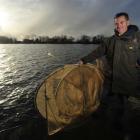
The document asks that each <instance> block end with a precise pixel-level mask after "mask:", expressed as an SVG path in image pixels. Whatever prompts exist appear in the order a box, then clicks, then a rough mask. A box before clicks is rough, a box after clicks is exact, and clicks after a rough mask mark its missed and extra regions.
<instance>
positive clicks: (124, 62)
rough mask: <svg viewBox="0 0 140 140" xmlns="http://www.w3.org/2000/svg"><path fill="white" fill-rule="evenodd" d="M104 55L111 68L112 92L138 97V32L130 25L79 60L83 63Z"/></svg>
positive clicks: (139, 93)
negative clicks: (120, 33)
mask: <svg viewBox="0 0 140 140" xmlns="http://www.w3.org/2000/svg"><path fill="white" fill-rule="evenodd" d="M103 55H106V58H107V60H108V63H109V65H110V67H111V70H112V78H111V80H112V92H113V93H119V94H124V95H128V96H135V97H140V68H138V67H137V65H136V63H137V62H139V60H140V32H139V30H138V27H137V26H135V25H130V26H129V27H128V31H127V32H126V33H124V34H123V35H121V36H118V35H117V32H115V35H113V36H112V37H110V38H108V39H106V40H104V41H103V43H102V45H100V46H99V47H98V48H97V49H96V50H94V51H93V52H92V53H90V54H89V55H87V56H85V57H83V58H82V59H81V60H82V61H83V62H84V63H87V62H91V61H93V60H94V59H96V58H99V57H101V56H103Z"/></svg>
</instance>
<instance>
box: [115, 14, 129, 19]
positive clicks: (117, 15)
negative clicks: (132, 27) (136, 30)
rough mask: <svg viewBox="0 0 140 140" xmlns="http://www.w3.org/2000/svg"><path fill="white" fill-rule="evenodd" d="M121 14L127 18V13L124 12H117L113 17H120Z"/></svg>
mask: <svg viewBox="0 0 140 140" xmlns="http://www.w3.org/2000/svg"><path fill="white" fill-rule="evenodd" d="M121 16H124V17H125V18H126V20H129V15H128V14H127V13H126V12H121V13H117V14H116V15H115V17H114V19H115V18H118V17H121Z"/></svg>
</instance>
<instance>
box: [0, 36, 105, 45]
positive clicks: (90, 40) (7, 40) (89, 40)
mask: <svg viewBox="0 0 140 140" xmlns="http://www.w3.org/2000/svg"><path fill="white" fill-rule="evenodd" d="M103 38H104V36H103V35H97V36H94V37H91V36H87V35H82V36H81V37H80V38H79V39H75V38H74V37H72V36H67V35H62V36H53V37H48V36H35V37H30V36H28V37H26V38H24V39H23V40H22V41H18V40H17V39H16V38H13V37H6V36H0V43H1V44H46V43H48V44H74V43H79V44H99V43H101V42H102V40H103Z"/></svg>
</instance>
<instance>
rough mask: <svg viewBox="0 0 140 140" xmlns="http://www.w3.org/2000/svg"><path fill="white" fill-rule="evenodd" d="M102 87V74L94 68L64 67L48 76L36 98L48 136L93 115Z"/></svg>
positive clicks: (91, 66)
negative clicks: (45, 121)
mask: <svg viewBox="0 0 140 140" xmlns="http://www.w3.org/2000/svg"><path fill="white" fill-rule="evenodd" d="M102 87H103V75H102V73H101V71H100V70H99V69H98V68H97V67H96V66H95V65H91V64H86V65H65V66H64V67H63V68H59V69H57V70H56V71H55V72H53V73H52V74H50V75H49V76H48V77H47V78H46V80H45V81H44V82H43V83H42V85H41V86H40V88H39V90H38V92H37V95H36V106H37V109H38V110H39V112H40V114H41V115H42V116H43V117H44V118H46V119H47V124H48V134H49V135H52V134H54V133H56V132H58V131H60V130H62V129H64V128H65V127H67V126H70V127H71V126H73V125H76V124H78V123H80V122H81V121H82V120H83V119H84V118H86V117H87V116H89V115H90V114H91V113H93V112H94V111H95V110H96V109H97V108H98V106H99V104H100V96H101V92H102Z"/></svg>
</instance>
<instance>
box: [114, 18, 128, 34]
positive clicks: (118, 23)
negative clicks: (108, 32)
mask: <svg viewBox="0 0 140 140" xmlns="http://www.w3.org/2000/svg"><path fill="white" fill-rule="evenodd" d="M114 24H115V29H116V31H118V33H119V35H122V34H123V33H125V32H126V31H127V29H128V25H129V21H128V20H127V19H126V18H125V16H120V17H118V18H115V20H114Z"/></svg>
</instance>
